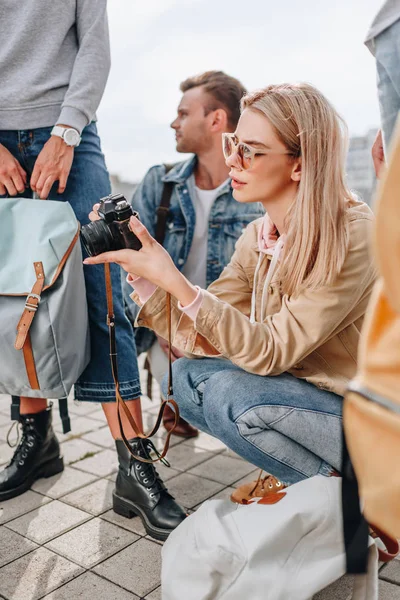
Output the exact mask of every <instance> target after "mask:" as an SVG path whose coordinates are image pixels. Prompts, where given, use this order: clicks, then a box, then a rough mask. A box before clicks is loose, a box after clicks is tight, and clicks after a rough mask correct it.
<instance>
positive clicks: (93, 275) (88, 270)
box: [0, 123, 140, 402]
mask: <svg viewBox="0 0 400 600" xmlns="http://www.w3.org/2000/svg"><path fill="white" fill-rule="evenodd" d="M50 131H51V127H43V128H40V129H33V130H24V131H0V144H2V145H3V146H5V147H6V148H7V149H8V150H9V151H10V152H11V154H13V156H15V158H17V160H18V161H19V162H20V163H21V165H22V167H23V168H24V169H25V171H26V172H27V174H28V179H29V177H30V176H31V174H32V171H33V167H34V165H35V162H36V158H37V157H38V155H39V153H40V151H41V150H42V148H43V145H44V144H45V142H47V140H48V139H49V137H50ZM57 188H58V182H57V183H56V184H55V185H54V186H53V188H52V190H51V192H50V194H49V198H50V199H51V200H60V201H68V202H69V203H70V204H71V206H72V208H73V209H74V211H75V214H76V217H77V219H78V221H80V222H81V224H82V225H84V224H86V223H88V222H89V219H88V214H89V212H90V211H91V209H92V206H93V204H95V203H96V202H98V200H99V199H100V198H101V197H103V196H107V195H108V194H109V193H110V191H111V189H110V179H109V176H108V172H107V168H106V165H105V161H104V156H103V154H102V151H101V147H100V139H99V136H98V134H97V128H96V124H95V123H91V124H90V125H88V126H87V127H85V129H84V130H83V132H82V141H81V143H80V145H79V146H78V147H77V148H75V151H74V161H73V163H72V168H71V172H70V174H69V177H68V182H67V187H66V190H65V192H64V193H63V194H58V193H57ZM21 196H25V197H27V198H29V197H32V191H31V190H30V188H29V189H27V190H26V191H25V193H24V194H21ZM82 251H83V252H84V250H83V249H82ZM83 269H84V275H85V282H86V295H87V302H88V310H89V330H90V344H91V359H90V362H89V364H88V366H87V367H86V369H85V370H84V372H83V373H82V375H81V376H80V378H79V380H78V381H77V382H76V384H75V397H76V399H77V400H85V401H94V402H115V392H114V382H113V378H112V373H111V365H110V356H109V352H110V350H109V337H108V327H107V324H106V316H107V304H106V294H105V282H104V268H103V266H101V265H96V266H89V265H83ZM111 273H112V284H113V299H114V312H115V317H116V336H117V351H118V371H119V379H120V392H121V395H122V397H123V398H124V400H132V399H133V398H137V397H138V396H140V379H139V369H138V365H137V357H136V347H135V341H134V336H133V330H132V326H131V324H130V322H129V321H128V319H127V318H126V316H125V312H124V308H123V300H122V288H121V275H120V268H119V267H118V265H112V267H111Z"/></svg>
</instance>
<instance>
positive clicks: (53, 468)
mask: <svg viewBox="0 0 400 600" xmlns="http://www.w3.org/2000/svg"><path fill="white" fill-rule="evenodd" d="M62 471H64V459H63V457H62V456H59V457H57V458H54V459H52V460H50V461H49V462H47V463H44V464H43V465H40V467H39V468H38V469H37V470H36V471H34V472H33V473H32V474H31V476H30V477H28V478H27V479H25V481H24V482H23V483H21V485H19V486H18V487H16V488H13V489H12V490H8V491H6V492H0V502H3V501H4V500H10V499H11V498H15V497H16V496H20V495H21V494H23V493H24V492H26V491H27V490H29V488H30V487H31V485H32V484H33V483H35V481H37V479H41V478H42V477H44V478H46V479H47V478H48V477H52V476H53V475H57V474H58V473H61V472H62Z"/></svg>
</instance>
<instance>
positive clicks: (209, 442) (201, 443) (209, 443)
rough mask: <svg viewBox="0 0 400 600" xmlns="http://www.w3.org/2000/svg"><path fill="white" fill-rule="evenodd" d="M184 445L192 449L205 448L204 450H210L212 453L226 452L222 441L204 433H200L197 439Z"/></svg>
mask: <svg viewBox="0 0 400 600" xmlns="http://www.w3.org/2000/svg"><path fill="white" fill-rule="evenodd" d="M183 445H184V446H189V447H192V448H203V450H209V451H210V452H223V451H224V450H226V446H225V444H224V443H223V442H221V440H218V439H217V438H215V437H213V436H212V435H208V433H204V432H203V431H200V432H199V435H198V436H197V437H195V438H191V439H190V440H186V441H185V442H184V443H183Z"/></svg>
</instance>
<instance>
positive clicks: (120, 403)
mask: <svg viewBox="0 0 400 600" xmlns="http://www.w3.org/2000/svg"><path fill="white" fill-rule="evenodd" d="M104 274H105V282H106V297H107V313H108V314H107V324H108V331H109V336H110V359H111V369H112V375H113V379H114V384H115V397H116V402H117V416H118V424H119V428H120V433H121V438H122V440H123V442H124V444H125V446H126V448H127V450H128V452H129V453H130V454H131V456H132V457H133V458H134V459H135V460H139V461H141V462H145V463H155V462H158V461H160V460H163V459H164V457H165V455H166V454H167V452H168V448H169V443H170V438H171V435H172V433H173V431H174V429H175V428H176V426H177V424H178V421H179V408H178V405H177V403H176V402H175V400H173V399H172V398H171V397H170V396H171V395H172V343H171V321H172V317H171V295H170V294H167V306H166V310H167V318H168V364H169V370H168V398H167V400H164V401H163V402H162V403H161V406H160V410H159V413H158V416H157V420H156V423H155V425H154V427H153V429H152V430H151V431H150V432H149V433H147V434H145V433H143V432H142V431H141V429H140V427H139V426H138V425H137V423H136V421H135V419H134V418H133V415H132V414H131V412H130V410H129V408H128V407H127V405H126V403H125V401H124V400H123V399H122V397H121V394H120V391H119V378H118V363H117V346H116V340H115V316H114V306H113V298H112V284H111V273H110V265H109V264H108V263H106V264H105V265H104ZM168 404H170V405H171V406H172V407H173V410H174V412H175V421H174V424H173V427H172V429H171V430H170V431H169V432H168V434H167V437H166V440H165V444H164V448H163V451H162V452H161V453H159V452H158V453H157V454H158V457H157V458H156V459H154V460H152V459H146V458H143V457H141V456H137V455H136V454H134V452H132V448H131V446H130V444H129V441H128V439H127V437H126V435H125V433H124V429H123V426H122V419H121V409H122V410H123V411H124V414H125V416H126V418H127V420H128V422H129V424H130V426H131V427H132V429H133V431H134V432H135V435H136V437H139V438H141V439H143V440H147V439H149V438H151V437H152V436H153V435H154V434H155V433H156V432H157V431H158V429H159V427H160V425H161V422H162V417H163V414H164V410H165V407H166V406H167V405H168ZM164 462H166V461H164Z"/></svg>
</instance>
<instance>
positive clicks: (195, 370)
mask: <svg viewBox="0 0 400 600" xmlns="http://www.w3.org/2000/svg"><path fill="white" fill-rule="evenodd" d="M173 375H174V398H175V400H176V402H177V403H178V405H179V409H180V411H181V415H182V417H183V418H184V419H186V420H187V421H189V423H191V424H192V425H194V426H195V427H197V428H199V429H201V430H202V431H205V432H206V433H209V434H211V435H213V436H214V437H216V438H218V439H220V440H222V441H223V442H224V443H225V444H226V445H227V446H228V447H229V448H231V449H232V450H233V451H234V452H236V453H237V454H239V455H240V456H242V457H243V458H245V459H246V460H247V461H248V462H250V463H253V464H255V465H257V466H258V467H260V468H261V469H264V470H265V471H267V472H268V473H271V474H272V475H275V476H276V477H278V478H279V479H280V480H281V481H283V482H284V483H287V484H291V483H296V482H297V481H301V480H302V479H306V478H308V477H312V476H313V475H318V474H321V475H330V474H331V472H332V467H334V468H335V469H336V470H338V471H339V470H340V469H341V447H342V425H341V420H342V404H343V398H342V397H341V396H338V395H336V394H333V393H332V392H327V391H325V390H320V389H319V388H317V387H315V386H314V385H312V384H311V383H308V382H307V381H305V380H302V379H297V378H296V377H293V376H292V375H290V374H288V373H283V374H282V375H278V376H275V377H262V376H260V375H253V374H251V373H247V372H246V371H243V370H242V369H240V368H239V367H237V366H236V365H234V364H233V363H231V362H230V361H228V360H226V359H216V358H204V359H199V360H192V359H187V358H181V359H179V360H178V361H176V362H175V363H174V364H173ZM162 387H163V393H164V395H166V392H167V389H166V387H167V386H166V379H164V381H163V386H162Z"/></svg>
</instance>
